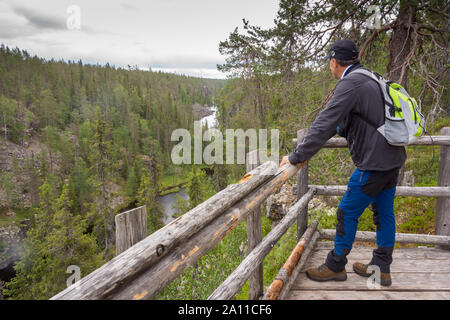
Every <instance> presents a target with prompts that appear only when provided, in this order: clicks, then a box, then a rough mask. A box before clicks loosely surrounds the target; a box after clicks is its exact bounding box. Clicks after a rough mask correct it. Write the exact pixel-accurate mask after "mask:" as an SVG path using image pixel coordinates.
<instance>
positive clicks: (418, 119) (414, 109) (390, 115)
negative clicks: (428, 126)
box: [352, 68, 425, 146]
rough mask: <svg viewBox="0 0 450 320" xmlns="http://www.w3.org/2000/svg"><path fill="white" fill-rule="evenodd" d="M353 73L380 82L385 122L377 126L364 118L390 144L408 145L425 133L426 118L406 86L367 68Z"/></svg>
mask: <svg viewBox="0 0 450 320" xmlns="http://www.w3.org/2000/svg"><path fill="white" fill-rule="evenodd" d="M352 73H360V74H363V75H365V76H367V77H369V78H371V79H373V80H374V81H376V82H377V83H378V85H379V87H380V91H381V95H382V96H383V97H384V109H385V121H384V124H383V125H381V126H379V127H377V126H374V125H373V124H371V123H370V122H369V121H367V119H364V120H365V121H366V122H368V123H369V124H371V125H372V126H373V127H374V128H375V129H376V130H377V131H378V132H380V133H381V134H382V135H383V136H384V137H385V138H386V140H387V142H388V143H389V144H391V145H394V146H406V145H408V144H411V143H412V142H414V141H415V140H417V138H418V137H421V136H422V135H423V134H424V133H425V118H424V116H423V115H422V114H421V113H420V110H419V107H418V105H417V102H416V99H414V98H413V97H411V96H410V95H409V94H408V92H407V91H406V90H405V88H403V87H402V86H401V85H399V84H398V83H395V82H392V81H387V80H386V79H384V78H383V77H382V76H380V75H379V74H377V73H375V72H372V71H369V70H367V69H363V68H359V69H356V70H354V71H353V72H352Z"/></svg>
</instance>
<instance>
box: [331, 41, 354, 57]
mask: <svg viewBox="0 0 450 320" xmlns="http://www.w3.org/2000/svg"><path fill="white" fill-rule="evenodd" d="M331 58H335V59H337V60H341V61H348V60H354V59H356V58H358V48H357V47H356V44H355V43H354V42H353V41H352V40H338V41H336V42H335V43H333V45H332V46H331V48H330V52H329V53H328V55H327V56H326V57H325V58H324V59H325V60H328V59H331Z"/></svg>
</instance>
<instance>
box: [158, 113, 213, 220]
mask: <svg viewBox="0 0 450 320" xmlns="http://www.w3.org/2000/svg"><path fill="white" fill-rule="evenodd" d="M210 109H211V110H212V111H213V114H211V115H209V116H206V117H203V118H201V119H200V121H201V124H202V126H204V125H206V124H208V128H212V127H217V118H216V114H217V107H216V106H211V107H210ZM176 195H178V196H179V197H181V198H183V199H188V198H189V197H188V195H187V194H186V190H185V189H184V188H182V189H180V191H178V192H174V193H169V194H166V195H165V196H162V197H158V202H159V203H160V204H162V205H164V209H165V212H166V220H165V221H164V224H165V225H166V224H168V223H170V222H171V221H173V220H174V218H173V217H172V215H173V214H174V212H175V209H174V208H173V207H172V205H176V204H177V199H176V198H175V196H176Z"/></svg>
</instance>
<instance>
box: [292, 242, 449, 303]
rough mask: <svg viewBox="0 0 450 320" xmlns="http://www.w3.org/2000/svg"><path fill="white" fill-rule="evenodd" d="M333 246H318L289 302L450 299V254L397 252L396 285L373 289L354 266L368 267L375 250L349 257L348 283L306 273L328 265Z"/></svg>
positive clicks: (356, 248) (357, 250)
mask: <svg viewBox="0 0 450 320" xmlns="http://www.w3.org/2000/svg"><path fill="white" fill-rule="evenodd" d="M332 245H333V243H332V242H328V241H327V242H318V243H316V245H315V247H314V250H313V251H312V252H311V254H310V256H309V258H308V260H307V262H306V264H305V266H304V267H303V268H302V269H301V272H300V273H299V275H298V277H297V279H296V280H295V282H294V284H293V286H292V288H291V290H290V292H289V294H288V295H287V298H286V299H288V300H386V299H389V300H404V299H407V300H413V299H420V300H427V299H433V300H436V299H445V300H448V299H450V251H449V250H440V249H434V248H401V249H394V253H393V262H392V264H391V277H392V285H391V286H390V287H380V289H369V288H368V285H367V280H368V278H364V277H361V276H359V275H357V274H356V273H355V272H354V271H353V268H352V265H353V263H354V262H356V261H359V262H363V263H367V262H369V261H370V259H371V257H372V250H373V249H374V248H371V247H366V246H354V247H353V249H352V251H351V252H350V254H349V255H348V256H347V259H348V263H347V266H346V270H347V276H348V278H347V280H346V281H327V282H317V281H312V280H310V279H308V278H307V276H306V274H305V270H307V269H309V268H311V267H317V266H318V265H320V264H322V263H323V262H324V261H325V258H326V256H327V254H328V251H329V250H330V249H331V248H332Z"/></svg>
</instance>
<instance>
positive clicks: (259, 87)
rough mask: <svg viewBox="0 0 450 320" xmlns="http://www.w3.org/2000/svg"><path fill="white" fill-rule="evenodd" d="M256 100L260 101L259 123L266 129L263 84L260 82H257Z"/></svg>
mask: <svg viewBox="0 0 450 320" xmlns="http://www.w3.org/2000/svg"><path fill="white" fill-rule="evenodd" d="M256 98H257V100H258V111H259V122H260V125H261V128H262V129H264V128H265V127H266V125H265V119H264V106H263V102H262V97H261V82H260V80H256Z"/></svg>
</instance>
